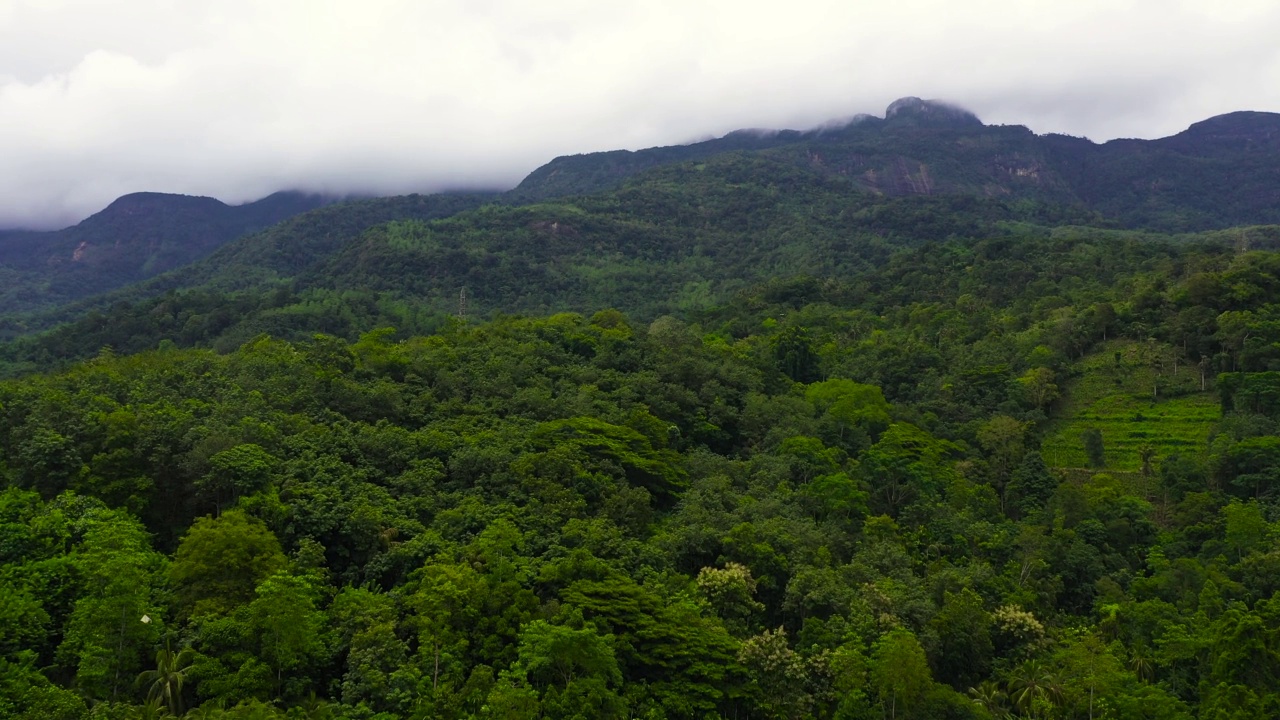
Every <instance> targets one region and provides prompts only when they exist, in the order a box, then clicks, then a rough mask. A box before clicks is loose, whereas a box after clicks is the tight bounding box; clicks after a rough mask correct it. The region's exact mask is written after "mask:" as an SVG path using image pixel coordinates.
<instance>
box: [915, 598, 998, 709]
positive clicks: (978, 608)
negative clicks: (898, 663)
mask: <svg viewBox="0 0 1280 720" xmlns="http://www.w3.org/2000/svg"><path fill="white" fill-rule="evenodd" d="M929 627H930V629H932V630H933V631H934V633H935V634H936V635H937V638H938V639H937V643H936V647H935V649H934V651H933V653H932V656H933V663H932V665H933V668H934V670H935V676H936V677H937V678H938V680H940V681H941V682H945V683H949V684H950V685H951V686H952V687H954V688H956V689H957V690H963V689H965V688H968V687H970V686H972V685H974V684H975V683H977V682H978V681H979V680H980V679H981V678H983V677H985V676H986V674H987V671H988V670H989V668H990V666H991V656H992V654H993V652H994V648H993V646H992V642H991V616H990V614H988V613H987V611H986V610H984V609H983V607H982V598H981V597H979V596H978V594H977V593H976V592H974V591H973V590H971V589H968V588H965V589H964V590H962V591H960V592H959V593H954V594H953V593H946V597H945V600H944V601H943V603H942V607H941V608H940V609H939V610H938V614H937V615H934V616H933V619H932V620H930V621H929Z"/></svg>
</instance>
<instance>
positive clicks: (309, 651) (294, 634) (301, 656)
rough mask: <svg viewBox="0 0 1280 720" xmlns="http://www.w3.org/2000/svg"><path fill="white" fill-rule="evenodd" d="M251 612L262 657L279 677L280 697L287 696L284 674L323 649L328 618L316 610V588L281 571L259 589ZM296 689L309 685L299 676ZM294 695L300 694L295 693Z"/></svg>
mask: <svg viewBox="0 0 1280 720" xmlns="http://www.w3.org/2000/svg"><path fill="white" fill-rule="evenodd" d="M255 592H256V593H257V597H256V598H254V600H253V602H252V603H250V604H249V608H248V612H249V617H250V618H251V622H252V624H253V628H254V629H255V631H256V633H257V637H258V642H259V647H260V648H261V656H262V659H263V660H265V661H266V662H267V664H268V665H269V666H270V667H271V670H272V673H273V674H274V676H275V685H276V697H277V698H281V697H284V695H285V690H286V687H285V683H284V673H285V671H293V670H297V669H299V668H305V667H306V666H307V665H308V664H310V663H311V662H312V661H314V660H316V659H318V658H319V656H320V654H321V652H322V651H323V649H324V648H323V645H322V644H321V642H320V631H321V629H322V628H323V627H324V624H325V621H326V618H325V616H324V614H323V613H322V612H320V611H319V610H317V609H316V605H315V591H314V590H313V589H312V587H311V585H310V583H308V582H307V580H306V579H305V578H300V577H295V576H293V575H289V574H288V573H284V572H277V573H275V574H274V575H272V576H270V577H268V578H267V579H265V580H263V581H262V583H261V584H259V585H258V587H257V589H256V590H255ZM296 680H297V682H295V683H293V686H294V688H297V689H299V690H300V689H301V688H302V687H305V685H306V684H307V683H306V682H305V681H306V678H303V677H299V678H296ZM293 694H300V693H298V692H295V693H293Z"/></svg>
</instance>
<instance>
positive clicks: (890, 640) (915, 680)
mask: <svg viewBox="0 0 1280 720" xmlns="http://www.w3.org/2000/svg"><path fill="white" fill-rule="evenodd" d="M871 686H872V687H873V688H874V689H875V691H876V695H877V696H878V697H879V699H880V704H881V705H882V706H883V707H884V708H885V710H886V712H887V714H888V716H889V717H890V718H891V719H893V718H897V717H899V715H901V716H902V717H904V718H910V717H914V716H913V715H912V711H913V710H915V709H916V708H918V707H919V706H920V705H921V704H923V703H924V701H925V698H926V696H927V695H928V693H929V690H930V689H931V688H932V686H933V677H932V676H931V675H930V674H929V663H928V661H927V660H926V659H925V654H924V648H922V647H920V643H919V641H917V640H916V636H915V635H913V634H911V632H910V631H908V630H903V629H901V628H899V629H896V630H892V631H890V632H889V633H887V634H886V635H885V636H884V637H882V638H880V641H879V642H878V643H876V648H875V652H874V653H873V654H872V657H871Z"/></svg>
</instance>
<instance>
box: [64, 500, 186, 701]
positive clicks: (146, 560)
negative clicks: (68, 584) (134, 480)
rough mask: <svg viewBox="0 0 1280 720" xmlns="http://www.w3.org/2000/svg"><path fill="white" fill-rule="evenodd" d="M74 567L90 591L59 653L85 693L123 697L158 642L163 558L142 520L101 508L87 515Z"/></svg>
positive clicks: (71, 621)
mask: <svg viewBox="0 0 1280 720" xmlns="http://www.w3.org/2000/svg"><path fill="white" fill-rule="evenodd" d="M86 526H87V527H86V531H85V536H84V542H83V543H82V545H81V547H80V548H79V553H78V555H77V557H76V566H77V569H78V570H79V572H80V574H81V575H82V576H83V577H84V578H85V588H86V592H85V593H84V594H82V595H81V596H80V597H79V598H78V599H77V600H76V602H75V609H74V610H73V611H72V613H71V617H70V618H69V620H68V622H67V628H66V634H65V636H64V638H63V641H62V644H61V645H60V646H59V647H58V653H57V654H58V657H59V659H60V660H61V661H62V662H63V663H65V664H66V665H67V666H70V667H72V668H74V670H75V676H76V683H77V684H78V685H79V686H80V687H81V689H82V691H83V692H85V694H86V695H88V696H89V697H93V698H99V699H111V700H116V699H119V697H120V694H121V692H123V691H125V690H126V689H127V688H128V685H129V683H130V682H131V679H132V678H134V677H136V676H137V674H138V672H139V670H140V669H141V667H142V662H143V657H144V655H145V652H146V650H145V648H147V647H149V646H151V645H152V643H154V642H155V641H156V639H157V638H158V635H159V628H158V623H154V622H144V621H143V620H142V618H143V617H144V616H145V617H146V618H148V620H149V619H150V618H152V617H153V616H154V617H157V618H158V617H159V615H160V613H159V610H158V605H159V604H158V602H157V598H156V597H155V595H156V593H157V586H158V585H159V582H158V581H159V578H160V577H162V576H163V573H164V571H165V563H164V558H163V556H161V555H160V554H159V553H156V552H154V551H153V550H151V548H150V543H149V542H148V539H147V535H146V531H145V530H143V529H142V526H141V524H140V523H138V522H137V521H136V520H134V519H132V518H131V517H128V516H126V515H124V514H122V513H116V512H114V511H110V510H105V509H101V510H97V511H94V512H92V513H91V514H90V515H89V517H88V518H87V522H86Z"/></svg>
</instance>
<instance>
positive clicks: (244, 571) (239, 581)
mask: <svg viewBox="0 0 1280 720" xmlns="http://www.w3.org/2000/svg"><path fill="white" fill-rule="evenodd" d="M285 563H286V558H285V556H284V553H283V552H281V550H280V543H279V541H277V540H276V537H275V535H273V534H272V533H271V531H270V530H268V529H267V526H266V525H264V524H262V522H261V521H259V520H257V519H254V518H250V517H249V516H248V515H246V514H245V513H244V512H243V511H240V510H231V511H228V512H225V513H223V514H222V516H221V517H219V518H217V519H213V518H208V517H205V518H200V519H199V520H196V522H195V524H194V525H192V526H191V529H189V530H188V531H187V534H186V535H185V536H183V538H182V542H181V543H180V544H179V545H178V551H177V553H175V556H174V561H173V565H172V568H171V570H170V573H169V576H170V578H171V579H172V581H173V584H174V595H175V598H176V600H177V602H178V606H179V608H180V616H182V617H187V616H192V615H203V614H218V613H225V612H228V611H230V610H232V609H233V608H235V607H238V606H240V605H245V604H248V603H249V602H250V601H252V600H253V598H254V591H255V589H256V588H257V586H258V583H260V582H262V581H263V580H265V579H266V578H267V577H269V576H270V575H271V574H272V573H274V572H276V571H277V570H279V569H280V568H283V567H284V566H285Z"/></svg>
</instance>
